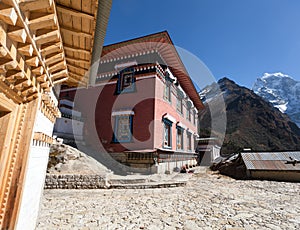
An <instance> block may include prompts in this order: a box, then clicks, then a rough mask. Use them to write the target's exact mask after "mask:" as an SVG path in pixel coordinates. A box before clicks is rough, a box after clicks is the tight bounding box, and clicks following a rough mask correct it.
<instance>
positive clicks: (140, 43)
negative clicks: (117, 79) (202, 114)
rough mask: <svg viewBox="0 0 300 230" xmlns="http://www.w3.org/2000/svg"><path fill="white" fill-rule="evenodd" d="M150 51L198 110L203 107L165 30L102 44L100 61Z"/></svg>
mask: <svg viewBox="0 0 300 230" xmlns="http://www.w3.org/2000/svg"><path fill="white" fill-rule="evenodd" d="M152 51H155V52H158V53H159V54H160V55H161V57H162V59H163V60H164V61H165V63H166V64H167V65H168V67H169V68H170V69H171V71H172V73H173V74H174V75H175V76H176V77H177V78H178V81H179V83H180V85H181V87H182V88H183V90H184V91H185V92H186V93H187V94H188V95H189V97H190V98H191V100H192V101H193V103H194V105H195V107H196V108H197V109H198V110H200V109H203V108H204V105H203V103H202V101H201V99H200V97H199V94H198V92H197V90H196V88H195V86H194V84H193V82H192V80H191V78H190V76H189V74H188V72H187V70H186V68H185V66H184V64H183V62H182V60H181V58H180V56H179V54H178V52H177V50H176V48H175V46H174V44H173V42H172V40H171V38H170V36H169V34H168V32H167V31H163V32H159V33H155V34H151V35H148V36H144V37H140V38H136V39H131V40H128V41H123V42H119V43H115V44H112V45H107V46H104V47H103V50H102V55H101V58H100V60H101V62H110V61H115V60H117V59H119V60H122V59H126V58H130V57H134V56H135V55H141V54H147V53H149V52H152Z"/></svg>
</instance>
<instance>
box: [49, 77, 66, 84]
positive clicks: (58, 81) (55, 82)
mask: <svg viewBox="0 0 300 230" xmlns="http://www.w3.org/2000/svg"><path fill="white" fill-rule="evenodd" d="M68 79H69V77H64V78H61V79H58V80H54V81H53V84H58V83H62V82H64V81H67V80H68Z"/></svg>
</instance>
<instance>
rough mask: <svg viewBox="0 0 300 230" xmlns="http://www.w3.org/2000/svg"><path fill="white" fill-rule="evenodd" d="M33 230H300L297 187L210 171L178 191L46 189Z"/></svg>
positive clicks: (298, 189)
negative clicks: (240, 178) (34, 229)
mask: <svg viewBox="0 0 300 230" xmlns="http://www.w3.org/2000/svg"><path fill="white" fill-rule="evenodd" d="M37 229H150V230H152V229H153V230H156V229H190V230H195V229H300V183H284V182H270V181H238V180H234V179H231V178H228V177H224V176H220V175H217V174H213V173H211V172H208V173H206V174H198V175H191V176H190V179H189V182H188V183H187V186H186V187H177V188H163V189H145V190H142V189H127V190H126V189H109V190H45V191H44V198H43V200H42V207H41V212H40V216H39V219H38V225H37Z"/></svg>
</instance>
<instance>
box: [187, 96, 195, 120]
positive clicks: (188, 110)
mask: <svg viewBox="0 0 300 230" xmlns="http://www.w3.org/2000/svg"><path fill="white" fill-rule="evenodd" d="M192 105H193V104H192V102H191V101H189V100H188V101H187V102H186V119H187V120H188V121H191V116H192V114H191V108H192Z"/></svg>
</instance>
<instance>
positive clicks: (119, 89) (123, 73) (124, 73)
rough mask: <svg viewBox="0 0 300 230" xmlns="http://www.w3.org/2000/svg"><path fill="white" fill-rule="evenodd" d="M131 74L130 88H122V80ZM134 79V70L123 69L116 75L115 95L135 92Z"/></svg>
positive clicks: (130, 68) (131, 68) (129, 68)
mask: <svg viewBox="0 0 300 230" xmlns="http://www.w3.org/2000/svg"><path fill="white" fill-rule="evenodd" d="M129 74H131V75H132V76H131V83H130V86H127V87H124V80H125V77H126V76H127V75H129ZM135 82H136V79H135V74H134V68H133V67H128V68H126V69H123V70H122V71H120V73H119V74H118V81H117V94H122V93H133V92H136V84H135Z"/></svg>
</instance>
